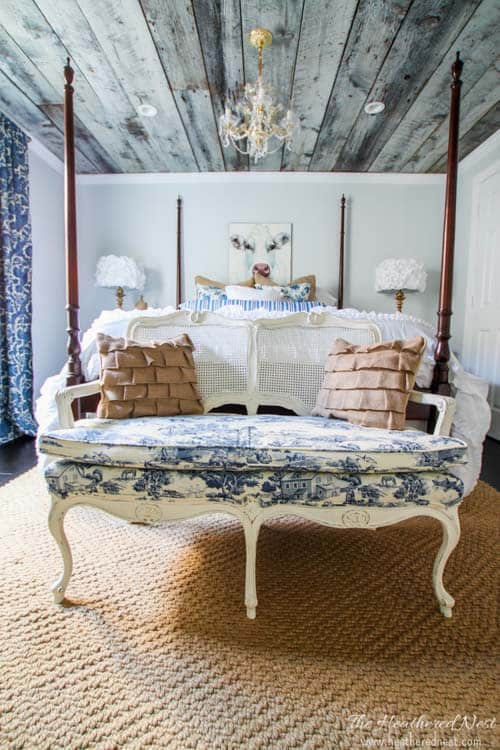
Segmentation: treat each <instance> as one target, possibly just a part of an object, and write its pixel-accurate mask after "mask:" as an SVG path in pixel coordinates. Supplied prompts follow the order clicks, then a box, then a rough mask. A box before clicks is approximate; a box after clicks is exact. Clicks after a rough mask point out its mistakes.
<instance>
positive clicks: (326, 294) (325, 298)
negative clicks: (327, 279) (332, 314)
mask: <svg viewBox="0 0 500 750" xmlns="http://www.w3.org/2000/svg"><path fill="white" fill-rule="evenodd" d="M316 301H317V302H321V304H323V305H330V306H331V307H337V298H336V297H334V295H333V294H332V293H331V292H330V291H328V289H321V287H320V288H319V289H318V288H316Z"/></svg>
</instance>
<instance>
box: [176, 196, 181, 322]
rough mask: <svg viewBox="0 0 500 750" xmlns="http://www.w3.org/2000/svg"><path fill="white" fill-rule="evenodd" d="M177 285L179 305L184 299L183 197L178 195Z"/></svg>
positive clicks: (177, 304)
mask: <svg viewBox="0 0 500 750" xmlns="http://www.w3.org/2000/svg"><path fill="white" fill-rule="evenodd" d="M176 279H177V286H176V294H175V306H176V307H179V305H180V304H181V299H182V198H181V196H180V195H179V196H178V197H177V276H176Z"/></svg>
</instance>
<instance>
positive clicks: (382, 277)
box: [375, 258, 427, 312]
mask: <svg viewBox="0 0 500 750" xmlns="http://www.w3.org/2000/svg"><path fill="white" fill-rule="evenodd" d="M426 285H427V271H426V270H425V267H424V264H423V263H420V261H418V260H415V258H386V259H385V260H383V261H382V262H381V263H379V264H378V266H377V268H376V269H375V291H377V292H393V293H396V303H397V309H398V312H401V311H402V309H403V301H404V299H405V295H404V292H425V287H426Z"/></svg>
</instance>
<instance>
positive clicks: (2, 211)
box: [0, 114, 36, 444]
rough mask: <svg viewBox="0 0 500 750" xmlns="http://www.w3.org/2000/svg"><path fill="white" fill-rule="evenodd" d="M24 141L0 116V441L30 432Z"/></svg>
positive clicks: (33, 424)
mask: <svg viewBox="0 0 500 750" xmlns="http://www.w3.org/2000/svg"><path fill="white" fill-rule="evenodd" d="M28 142H29V139H28V137H27V136H26V135H25V133H23V132H22V130H20V129H19V128H18V127H17V126H16V125H14V123H13V122H11V121H10V120H8V119H7V118H6V117H4V116H3V115H2V114H0V444H3V443H7V442H9V441H11V440H13V439H14V438H16V437H18V436H19V435H35V434H36V422H35V420H34V417H33V363H32V347H31V313H32V306H31V257H32V244H31V220H30V212H29V184H28Z"/></svg>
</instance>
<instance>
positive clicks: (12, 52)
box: [0, 26, 116, 172]
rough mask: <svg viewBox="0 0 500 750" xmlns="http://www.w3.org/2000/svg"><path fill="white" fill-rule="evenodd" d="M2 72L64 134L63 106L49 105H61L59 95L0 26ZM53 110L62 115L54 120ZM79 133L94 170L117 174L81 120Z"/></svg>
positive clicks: (82, 146) (80, 145)
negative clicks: (56, 109)
mask: <svg viewBox="0 0 500 750" xmlns="http://www.w3.org/2000/svg"><path fill="white" fill-rule="evenodd" d="M0 70H2V71H3V72H4V73H5V75H6V76H7V77H8V78H10V80H11V81H15V83H16V85H17V87H18V88H19V89H20V90H21V91H22V92H23V93H24V94H25V95H26V96H27V97H29V99H30V100H31V101H32V102H33V103H34V104H35V105H36V106H37V107H39V109H41V110H42V112H44V113H45V114H46V115H47V117H48V118H49V119H50V120H52V122H53V123H54V124H55V125H56V127H57V128H58V129H59V130H60V131H61V133H62V132H63V131H64V125H63V120H62V104H50V102H58V101H59V100H60V94H59V93H58V92H57V91H56V90H55V89H54V87H53V86H52V85H51V84H50V83H49V81H47V79H46V78H45V77H44V76H43V74H42V72H41V71H40V70H38V69H37V68H36V67H35V65H33V63H32V62H31V60H30V59H29V57H26V55H25V54H24V52H23V51H22V50H21V49H20V48H19V47H18V45H17V44H16V43H15V42H14V40H13V39H12V38H11V37H10V35H9V34H7V32H6V31H5V29H4V28H2V27H1V26H0ZM51 108H59V109H60V110H61V115H58V114H56V117H53V116H52V114H53V111H52V109H51ZM54 112H55V110H54ZM42 132H43V131H42ZM78 132H79V133H80V135H81V141H80V140H79V141H78V147H79V148H80V150H81V151H82V153H84V154H85V155H86V156H87V157H88V159H89V160H90V162H91V164H92V165H93V167H94V168H95V167H97V168H98V169H99V170H101V171H103V172H114V171H116V168H115V166H114V164H113V163H112V162H111V161H110V160H109V158H108V155H107V153H106V152H105V151H104V150H103V149H102V148H101V146H100V144H99V143H98V142H97V141H96V140H95V138H93V136H92V135H91V134H90V133H89V132H88V130H87V129H86V128H85V126H84V125H83V123H81V122H80V121H78ZM59 156H60V158H62V156H63V154H62V153H61V154H59Z"/></svg>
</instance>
